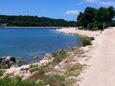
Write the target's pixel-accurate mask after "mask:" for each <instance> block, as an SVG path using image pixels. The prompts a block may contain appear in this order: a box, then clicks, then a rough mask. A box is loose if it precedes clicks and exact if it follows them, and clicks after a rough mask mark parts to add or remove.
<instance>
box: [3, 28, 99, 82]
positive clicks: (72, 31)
mask: <svg viewBox="0 0 115 86" xmlns="http://www.w3.org/2000/svg"><path fill="white" fill-rule="evenodd" d="M56 31H58V32H63V33H67V34H79V35H84V36H88V37H94V38H95V37H96V36H98V35H99V34H100V31H98V32H92V31H83V30H76V28H62V29H56ZM94 33H95V34H94ZM91 48H92V46H86V47H81V48H79V49H78V48H76V47H75V50H73V51H71V52H67V53H68V55H69V56H70V57H72V58H71V59H63V60H62V62H60V63H59V64H57V65H56V66H54V68H53V69H54V70H56V71H58V73H62V74H63V72H64V71H65V70H66V69H65V66H66V65H67V63H66V60H67V61H69V63H68V64H72V65H76V64H80V65H85V64H86V62H85V60H86V59H87V56H89V54H88V53H86V52H89V51H90V49H91ZM79 51H80V52H85V53H80V52H79ZM76 53H77V54H78V55H77V54H76ZM78 57H79V58H78ZM83 57H85V58H83ZM67 58H68V57H67ZM52 61H53V59H52V55H51V53H50V54H46V56H44V58H43V59H42V60H40V61H39V62H36V63H33V64H28V65H23V66H21V67H11V68H10V69H7V70H6V72H5V74H13V75H14V76H17V75H18V76H23V78H24V79H27V78H29V77H30V76H32V74H31V73H30V72H25V73H22V72H21V70H22V69H29V68H30V67H31V65H47V64H49V63H51V62H52ZM56 71H55V72H56ZM53 72H54V71H53ZM56 73H57V72H56ZM75 80H78V77H75ZM77 83H78V82H77Z"/></svg>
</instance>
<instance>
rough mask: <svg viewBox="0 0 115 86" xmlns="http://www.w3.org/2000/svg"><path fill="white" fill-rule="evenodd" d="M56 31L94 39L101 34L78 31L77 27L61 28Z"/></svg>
mask: <svg viewBox="0 0 115 86" xmlns="http://www.w3.org/2000/svg"><path fill="white" fill-rule="evenodd" d="M57 31H58V32H62V33H68V34H79V35H83V36H87V37H95V36H96V35H99V34H100V33H101V31H89V30H79V29H78V28H77V27H76V28H73V27H70V28H61V29H57Z"/></svg>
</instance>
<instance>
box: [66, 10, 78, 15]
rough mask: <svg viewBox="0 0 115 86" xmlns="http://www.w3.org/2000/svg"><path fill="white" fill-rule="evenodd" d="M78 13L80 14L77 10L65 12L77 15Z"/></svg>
mask: <svg viewBox="0 0 115 86" xmlns="http://www.w3.org/2000/svg"><path fill="white" fill-rule="evenodd" d="M79 12H80V11H79V10H67V11H66V12H65V14H71V15H75V14H76V15H78V14H79Z"/></svg>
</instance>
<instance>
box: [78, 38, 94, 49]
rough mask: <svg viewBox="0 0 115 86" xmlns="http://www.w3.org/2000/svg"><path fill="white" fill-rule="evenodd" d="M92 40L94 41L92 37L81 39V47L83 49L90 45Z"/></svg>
mask: <svg viewBox="0 0 115 86" xmlns="http://www.w3.org/2000/svg"><path fill="white" fill-rule="evenodd" d="M92 40H94V38H93V37H81V38H80V43H81V46H83V47H85V46H87V45H91V44H92V43H91V42H92Z"/></svg>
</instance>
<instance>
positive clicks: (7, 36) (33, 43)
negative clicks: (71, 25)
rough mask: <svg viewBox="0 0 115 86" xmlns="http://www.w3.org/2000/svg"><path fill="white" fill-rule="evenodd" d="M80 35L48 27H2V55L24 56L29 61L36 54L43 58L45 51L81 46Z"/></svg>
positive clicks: (0, 40) (0, 42) (0, 46)
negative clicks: (60, 31)
mask: <svg viewBox="0 0 115 86" xmlns="http://www.w3.org/2000/svg"><path fill="white" fill-rule="evenodd" d="M78 38H79V37H78V36H76V35H70V34H64V33H59V32H56V31H55V28H54V29H50V28H49V29H48V28H47V29H46V28H32V29H29V28H22V29H19V28H10V29H3V28H1V29H0V57H2V56H9V55H10V56H16V57H24V58H26V60H27V61H28V62H29V61H31V58H32V57H34V56H38V57H39V58H41V57H42V56H43V55H44V54H45V53H48V52H53V51H57V50H58V49H60V48H67V47H68V46H79V42H78Z"/></svg>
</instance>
